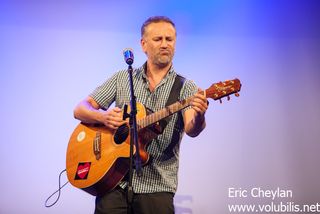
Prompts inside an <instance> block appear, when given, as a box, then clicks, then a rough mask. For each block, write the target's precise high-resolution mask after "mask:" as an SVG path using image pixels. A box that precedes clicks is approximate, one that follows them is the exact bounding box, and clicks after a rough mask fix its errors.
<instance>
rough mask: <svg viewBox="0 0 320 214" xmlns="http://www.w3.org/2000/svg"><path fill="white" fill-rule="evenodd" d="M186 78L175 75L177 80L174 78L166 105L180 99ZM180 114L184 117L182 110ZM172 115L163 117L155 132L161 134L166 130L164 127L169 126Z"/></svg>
mask: <svg viewBox="0 0 320 214" xmlns="http://www.w3.org/2000/svg"><path fill="white" fill-rule="evenodd" d="M185 80H186V79H185V78H184V77H182V76H180V75H178V74H177V76H176V77H175V80H174V83H173V85H172V87H171V91H170V94H169V97H168V99H167V102H166V106H169V105H171V104H173V103H175V102H177V101H178V99H179V95H180V91H181V89H182V86H183V84H184V82H185ZM177 114H178V116H179V117H181V118H182V114H181V112H180V111H179V112H178V113H177ZM171 118H172V116H170V117H167V118H165V119H162V120H160V121H159V126H157V127H156V128H155V129H157V130H153V131H154V132H156V133H157V134H161V133H162V132H163V130H164V128H165V127H166V126H167V124H168V123H169V122H170V120H171Z"/></svg>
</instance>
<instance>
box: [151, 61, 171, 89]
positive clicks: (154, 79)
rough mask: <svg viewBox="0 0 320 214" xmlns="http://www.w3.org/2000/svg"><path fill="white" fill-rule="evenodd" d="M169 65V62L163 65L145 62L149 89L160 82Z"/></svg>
mask: <svg viewBox="0 0 320 214" xmlns="http://www.w3.org/2000/svg"><path fill="white" fill-rule="evenodd" d="M170 67H171V63H170V64H168V65H167V66H165V67H159V66H157V65H154V64H152V63H150V62H149V61H148V62H147V72H146V74H147V78H148V80H149V83H150V90H151V91H153V90H154V88H155V87H156V86H157V85H158V84H159V83H160V82H161V80H162V79H163V78H164V77H165V76H166V75H167V73H168V72H169V69H170Z"/></svg>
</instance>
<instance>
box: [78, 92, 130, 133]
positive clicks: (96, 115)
mask: <svg viewBox="0 0 320 214" xmlns="http://www.w3.org/2000/svg"><path fill="white" fill-rule="evenodd" d="M100 109H101V108H100V106H99V104H98V103H97V102H96V101H95V100H94V99H93V98H91V97H87V98H86V99H85V100H83V101H82V102H80V103H79V104H78V105H77V106H76V108H75V109H74V117H75V118H77V119H79V120H81V121H82V122H85V123H92V124H94V123H101V124H104V125H105V126H106V127H108V128H110V129H113V130H114V129H117V128H118V127H119V126H121V125H122V124H125V123H126V121H125V120H122V118H123V116H122V110H121V109H120V108H119V107H115V108H110V109H108V110H107V111H101V110H100Z"/></svg>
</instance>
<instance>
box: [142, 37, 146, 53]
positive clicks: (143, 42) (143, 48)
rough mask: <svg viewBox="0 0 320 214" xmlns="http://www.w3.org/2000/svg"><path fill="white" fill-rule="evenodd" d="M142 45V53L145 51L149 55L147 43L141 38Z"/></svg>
mask: <svg viewBox="0 0 320 214" xmlns="http://www.w3.org/2000/svg"><path fill="white" fill-rule="evenodd" d="M140 44H141V48H142V51H143V52H144V53H147V50H146V42H145V41H144V39H143V38H141V40H140Z"/></svg>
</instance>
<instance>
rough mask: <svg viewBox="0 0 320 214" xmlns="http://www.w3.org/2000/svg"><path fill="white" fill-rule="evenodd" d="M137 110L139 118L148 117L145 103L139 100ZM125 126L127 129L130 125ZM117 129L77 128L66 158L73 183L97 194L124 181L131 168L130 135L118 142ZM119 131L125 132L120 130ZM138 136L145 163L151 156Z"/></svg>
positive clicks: (103, 127) (81, 126)
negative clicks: (140, 102)
mask: <svg viewBox="0 0 320 214" xmlns="http://www.w3.org/2000/svg"><path fill="white" fill-rule="evenodd" d="M137 110H138V111H137V119H139V118H143V117H145V116H146V111H145V108H144V106H143V105H142V104H138V103H137ZM124 127H125V128H124V129H125V130H128V129H127V128H128V125H127V124H126V125H124ZM118 130H119V129H118ZM118 130H117V131H113V130H110V129H108V128H107V127H105V126H94V125H86V124H83V123H80V124H79V125H78V126H77V127H76V129H75V130H74V131H73V133H72V135H71V137H70V140H69V144H68V148H67V157H66V170H67V176H68V180H69V182H70V183H71V184H72V185H73V186H75V187H77V188H80V189H83V190H84V191H86V192H88V193H90V194H91V195H94V196H97V195H103V194H104V193H105V192H107V191H109V190H112V189H113V188H114V187H115V186H116V185H117V184H118V183H119V182H120V181H121V180H122V178H123V177H124V176H125V175H126V173H127V172H128V171H129V156H130V134H129V133H127V136H125V137H122V139H120V141H122V142H119V139H118V138H119V137H118V138H117V135H119V133H118ZM129 131H130V130H128V132H129ZM142 133H143V131H142V132H141V134H142ZM120 134H123V133H121V131H120ZM138 139H139V145H140V148H139V151H140V155H141V160H142V162H143V163H146V162H147V160H148V159H149V155H148V154H147V152H146V151H145V147H146V144H143V143H141V140H142V137H138ZM134 153H135V150H134Z"/></svg>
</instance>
